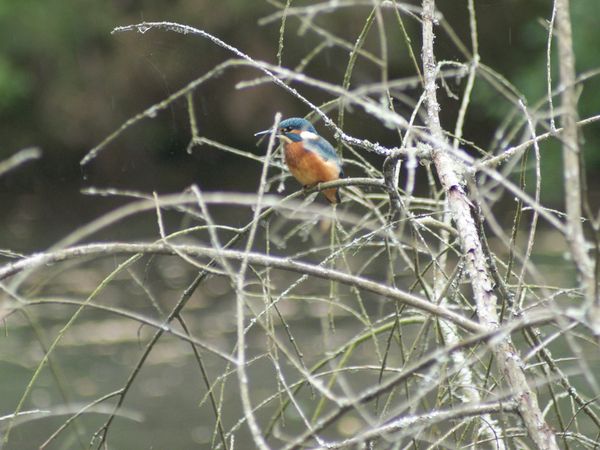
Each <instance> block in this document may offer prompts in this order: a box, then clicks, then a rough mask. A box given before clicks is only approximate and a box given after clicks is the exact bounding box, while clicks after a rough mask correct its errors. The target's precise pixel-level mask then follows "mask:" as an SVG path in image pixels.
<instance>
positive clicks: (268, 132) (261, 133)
mask: <svg viewBox="0 0 600 450" xmlns="http://www.w3.org/2000/svg"><path fill="white" fill-rule="evenodd" d="M272 132H273V128H271V129H269V130H264V131H259V132H258V133H254V136H263V135H265V134H270V133H272Z"/></svg>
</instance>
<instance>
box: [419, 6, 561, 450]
mask: <svg viewBox="0 0 600 450" xmlns="http://www.w3.org/2000/svg"><path fill="white" fill-rule="evenodd" d="M422 4H423V49H422V58H423V76H424V80H425V96H426V104H427V120H428V127H429V130H430V133H431V135H432V137H433V139H434V142H436V148H434V149H433V151H432V159H433V162H434V165H435V168H436V170H437V173H438V177H439V179H440V182H441V184H442V187H443V188H444V190H445V192H446V197H447V202H448V206H449V207H450V213H451V215H452V218H453V220H454V223H455V226H456V229H457V231H458V234H459V237H460V243H461V247H462V251H463V253H464V257H465V266H466V269H467V273H468V275H469V278H470V283H471V287H472V290H473V296H474V300H475V304H476V308H477V314H478V316H479V321H480V322H481V323H482V324H484V325H485V326H486V327H488V328H490V329H494V328H497V327H498V321H499V317H498V313H497V310H496V307H497V297H496V295H495V294H494V289H493V281H492V277H491V275H490V272H489V267H488V264H487V261H486V258H485V254H484V252H483V248H482V245H481V240H480V238H479V235H478V232H477V227H476V225H475V221H474V218H473V215H472V212H471V208H470V205H471V202H470V201H469V199H468V198H467V195H466V192H465V190H464V188H463V186H464V185H465V179H464V176H463V175H462V173H463V170H461V169H462V167H460V166H459V163H458V162H457V161H455V160H454V159H453V158H452V157H451V156H450V155H449V154H448V153H447V152H446V151H445V150H444V149H443V147H444V146H445V138H444V134H443V131H442V126H441V123H440V116H439V109H440V107H439V104H438V101H437V94H436V89H437V87H436V62H435V56H434V52H433V41H434V37H435V35H434V32H433V22H434V15H435V0H423V2H422ZM492 350H493V352H494V356H495V358H496V360H497V364H498V367H499V369H500V372H501V374H502V375H504V376H505V377H506V380H507V382H508V384H509V386H510V388H511V391H512V392H513V393H514V395H515V397H516V400H517V404H518V411H519V413H520V415H521V417H522V419H523V422H524V424H525V427H526V429H527V432H528V434H529V436H530V438H531V439H532V440H533V441H534V442H535V444H536V445H537V447H538V448H540V449H557V450H558V445H557V443H556V438H555V436H554V433H553V432H552V430H551V429H550V427H549V426H548V425H546V423H545V422H544V418H543V415H542V411H541V410H540V407H539V404H538V401H537V396H536V394H535V392H534V391H533V390H532V389H531V388H530V387H529V385H528V383H527V379H526V377H525V373H524V372H523V367H524V366H523V361H522V360H521V358H520V356H519V355H518V353H517V351H516V350H515V348H514V347H513V345H512V343H511V341H510V337H509V336H507V337H506V338H504V340H502V341H500V342H499V343H497V344H495V345H493V347H492Z"/></svg>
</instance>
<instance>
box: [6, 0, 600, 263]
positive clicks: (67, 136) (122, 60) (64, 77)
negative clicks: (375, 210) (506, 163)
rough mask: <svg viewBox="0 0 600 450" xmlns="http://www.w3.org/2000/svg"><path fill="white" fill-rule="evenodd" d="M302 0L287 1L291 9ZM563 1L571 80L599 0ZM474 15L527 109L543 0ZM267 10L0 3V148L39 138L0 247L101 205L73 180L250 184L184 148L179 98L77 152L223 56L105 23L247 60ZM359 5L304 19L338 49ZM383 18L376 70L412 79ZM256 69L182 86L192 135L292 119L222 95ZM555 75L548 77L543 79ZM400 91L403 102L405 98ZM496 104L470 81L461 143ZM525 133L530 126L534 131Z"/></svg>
mask: <svg viewBox="0 0 600 450" xmlns="http://www.w3.org/2000/svg"><path fill="white" fill-rule="evenodd" d="M308 3H310V2H293V5H292V6H300V5H303V4H308ZM450 3H451V4H452V6H451V7H450ZM572 7H573V12H572V14H573V23H574V32H575V50H576V53H577V69H578V72H579V73H581V72H584V71H586V70H590V69H593V68H595V67H596V66H597V65H598V48H597V43H598V42H600V14H598V12H600V11H599V9H600V7H599V6H598V4H597V3H596V2H595V1H591V0H590V1H576V2H573V5H572ZM440 8H441V9H442V12H443V14H444V18H445V20H446V21H447V22H448V23H449V24H450V25H451V26H452V27H453V29H454V30H455V32H456V33H457V35H458V36H459V37H461V39H462V40H463V41H464V42H466V43H468V42H469V38H468V24H467V15H466V14H467V13H466V2H463V1H456V2H454V1H453V2H441V3H440ZM476 8H477V14H478V28H479V38H480V49H481V50H480V53H481V56H482V62H483V63H485V64H487V65H489V66H490V67H492V68H493V69H495V70H497V71H498V72H499V73H501V74H502V75H503V76H504V77H506V78H507V79H508V80H509V81H510V82H512V83H513V84H514V85H515V86H516V87H517V88H518V89H519V90H520V91H521V92H522V93H523V95H524V96H525V98H526V99H527V101H528V103H529V105H535V104H536V102H538V101H540V100H543V99H544V96H545V92H546V72H545V46H546V35H547V33H546V29H545V25H546V20H547V19H549V17H550V14H551V2H549V1H527V2H522V1H509V0H501V1H498V0H493V1H492V0H486V1H477V2H476ZM274 11H275V8H273V7H272V6H271V5H269V4H268V3H267V2H262V1H247V0H220V1H207V0H204V1H175V0H174V1H135V0H130V1H123V0H119V1H108V2H92V1H74V0H54V1H52V0H50V1H45V2H41V1H34V0H21V1H18V2H8V1H4V2H2V4H1V5H0V136H1V144H0V157H1V158H6V157H8V156H9V155H11V154H13V153H15V152H16V151H17V150H19V149H21V148H23V147H26V146H39V147H40V148H41V149H42V151H43V157H42V159H40V160H38V161H36V162H34V163H30V164H29V165H28V166H27V167H26V168H21V169H20V170H18V171H16V172H13V173H12V174H11V175H9V176H5V177H3V178H2V179H1V180H0V204H1V205H2V211H3V214H2V215H3V218H4V220H2V221H0V231H1V232H0V236H2V237H1V238H0V245H1V246H2V247H7V246H10V247H11V248H12V249H13V250H17V251H23V252H28V251H32V250H33V249H36V248H39V247H40V246H42V247H43V246H47V245H50V244H51V243H52V242H54V241H55V240H56V239H58V238H59V237H60V236H63V235H64V234H66V233H67V232H68V230H70V229H72V228H73V227H74V226H75V225H76V224H78V223H81V222H85V221H87V220H89V219H91V218H92V217H95V216H97V215H98V214H99V212H101V211H105V210H107V209H108V208H110V207H112V206H113V203H112V202H110V201H107V200H101V199H97V198H96V199H90V198H88V197H85V196H83V195H82V194H80V193H79V191H80V189H81V188H83V187H86V186H96V187H108V186H110V187H118V188H124V189H138V190H143V191H152V190H156V191H158V192H159V193H165V192H174V191H181V190H182V189H184V188H185V187H187V186H189V185H190V184H192V183H197V184H199V185H200V186H201V187H202V188H204V189H208V190H232V191H252V190H254V189H255V188H256V181H257V177H258V173H259V167H258V166H257V165H256V166H249V165H248V162H247V161H245V160H243V159H242V158H237V157H235V156H231V155H226V154H223V153H222V152H219V151H217V150H215V149H211V148H196V149H195V150H194V151H193V153H192V154H191V155H189V154H187V153H186V151H185V148H186V146H187V143H188V141H189V136H190V131H189V125H188V118H187V114H186V104H185V101H181V102H179V103H177V104H175V105H173V106H172V107H171V108H170V109H168V110H167V111H165V112H162V113H161V114H159V115H158V117H157V118H156V119H154V120H147V121H145V122H144V123H142V124H139V125H136V126H135V127H133V128H132V129H130V130H129V131H128V132H126V133H125V135H123V136H122V137H120V138H119V139H117V140H116V141H115V142H114V143H112V144H111V145H109V147H108V148H107V149H105V150H104V152H103V153H101V155H100V156H99V157H98V158H97V159H96V160H94V161H93V162H92V163H91V164H89V165H87V166H86V167H85V168H81V167H80V165H79V161H80V160H81V158H82V157H83V156H84V155H85V154H86V152H87V151H89V150H90V149H91V148H92V147H94V146H95V145H96V144H98V143H99V142H100V141H101V140H102V139H103V138H104V137H106V136H107V135H108V134H109V133H111V132H112V131H113V130H115V129H116V128H117V127H119V126H120V125H121V124H122V123H123V122H124V121H125V120H126V119H127V118H129V117H131V116H133V115H135V114H136V113H138V112H140V111H142V110H144V109H145V108H147V107H149V106H150V105H152V104H153V103H155V102H157V101H160V100H162V99H163V98H165V97H167V96H168V95H169V94H171V93H173V92H174V91H176V90H177V89H178V88H180V87H182V86H183V85H184V84H185V83H186V82H188V81H190V80H192V79H194V78H196V77H198V76H201V75H203V74H204V73H206V72H207V71H209V70H210V69H211V68H213V67H214V66H215V65H216V64H218V63H219V62H222V61H223V60H225V59H227V58H229V57H230V56H231V55H229V54H228V53H227V52H226V51H225V50H223V49H220V48H217V47H216V46H215V45H214V44H212V43H210V42H208V41H206V40H203V39H201V38H198V37H192V36H183V35H178V34H174V33H168V32H163V31H150V32H148V33H146V34H144V35H141V34H138V33H123V34H116V35H111V34H110V32H111V30H112V29H113V28H114V27H115V26H118V25H124V24H130V23H137V22H140V21H142V20H147V21H152V20H168V21H177V22H180V23H184V24H189V25H192V26H194V27H198V28H201V29H204V30H206V31H208V32H210V33H212V34H214V35H216V36H218V37H220V38H222V39H223V40H225V41H226V42H228V43H230V44H232V45H234V46H236V47H238V48H239V49H241V50H242V51H244V52H246V53H248V54H249V55H251V56H252V57H254V58H257V59H261V60H265V61H269V62H276V58H275V55H276V52H277V41H278V35H279V27H280V22H279V21H275V22H273V23H271V24H269V25H266V26H260V25H258V23H257V22H258V20H259V18H260V17H264V16H265V15H267V14H268V13H271V12H274ZM367 14H368V8H367V7H357V6H356V7H352V8H344V9H342V10H341V12H339V13H336V14H324V15H321V16H318V17H317V18H316V23H317V24H318V25H319V26H322V27H324V28H327V29H329V30H330V31H331V32H333V33H334V34H336V35H337V36H340V37H342V38H345V39H347V40H348V42H351V43H353V42H354V41H355V39H356V37H357V36H358V34H359V32H360V29H361V28H362V26H363V23H364V18H365V17H366V15H367ZM388 16H389V17H388ZM388 19H389V20H388ZM405 23H406V25H407V27H408V32H409V34H410V35H411V37H412V40H413V46H414V49H415V54H416V55H417V57H418V55H419V47H420V29H419V26H418V23H417V22H416V21H415V20H413V19H409V18H406V19H405ZM386 24H387V28H388V30H392V31H390V32H389V33H388V34H389V37H388V38H389V39H390V45H389V47H390V51H389V54H390V78H392V79H393V78H397V77H402V76H412V75H414V69H413V68H412V66H411V64H410V61H409V58H408V55H407V53H406V50H405V46H404V45H403V43H402V42H401V37H400V34H399V33H398V32H396V29H397V26H395V23H394V22H393V17H392V15H391V14H388V15H386ZM298 30H299V20H297V19H296V18H294V17H290V18H289V20H288V22H287V30H286V34H285V48H284V52H283V64H284V65H285V66H287V67H294V66H295V65H296V64H298V62H299V61H300V60H301V59H302V58H303V57H304V56H305V55H306V54H307V53H308V52H309V51H310V50H312V49H313V48H314V47H315V46H316V45H317V44H318V43H319V42H320V41H321V38H320V37H318V36H315V35H314V34H312V33H310V32H308V33H305V34H302V35H299V34H298ZM396 34H397V38H398V42H397V43H396V42H394V37H396ZM376 35H377V33H375V32H373V31H372V32H371V33H370V35H369V39H368V41H367V48H369V49H370V50H372V51H374V52H375V53H378V41H377V37H376ZM436 47H437V53H438V59H439V60H441V59H449V60H457V61H464V58H463V56H462V55H461V54H460V52H459V51H458V50H457V49H456V48H455V46H454V45H453V44H452V42H451V41H450V39H449V38H448V37H447V35H446V34H445V33H443V32H441V31H440V32H438V38H437V41H436ZM347 58H348V52H347V51H346V50H342V49H339V48H331V49H328V50H326V51H325V52H323V53H322V54H321V55H320V56H319V57H318V58H317V59H316V60H314V61H313V62H311V63H310V64H309V65H308V67H307V68H306V72H307V73H308V74H309V75H311V76H314V77H316V78H320V79H324V80H327V81H331V82H335V83H341V81H342V77H343V73H344V70H345V67H346V64H347ZM257 75H258V74H257V73H256V72H255V71H252V70H250V69H239V70H230V71H227V72H226V73H225V74H224V75H222V76H221V77H219V78H217V79H215V80H212V81H211V82H209V83H207V84H205V85H203V86H202V87H201V88H200V89H199V90H198V91H197V92H196V94H195V96H194V100H195V106H196V113H197V117H198V122H199V129H200V134H201V135H203V136H206V137H208V138H211V139H215V140H217V141H220V142H223V143H225V144H227V145H231V146H234V147H238V148H241V149H244V150H252V151H255V152H260V151H263V150H264V148H263V149H261V148H260V147H258V146H256V140H255V138H254V137H253V133H254V132H255V131H257V130H262V129H264V128H266V127H268V126H269V124H270V123H271V121H272V119H273V115H274V114H275V112H277V111H280V112H281V113H282V114H283V115H284V116H293V115H305V114H307V113H308V111H307V109H306V107H305V106H304V105H302V104H300V103H299V102H298V101H297V100H295V99H293V98H291V96H290V95H289V94H287V93H285V92H284V91H283V90H281V89H279V88H277V87H274V86H272V85H264V84H263V85H261V86H258V87H255V88H249V89H243V90H236V89H235V84H236V83H237V82H239V81H242V80H247V79H251V78H253V77H254V76H257ZM378 76H379V74H378V70H377V69H375V68H374V67H373V65H372V64H371V65H369V64H367V63H361V62H360V60H359V64H357V68H356V71H355V74H354V77H353V83H352V85H353V86H357V85H360V84H364V83H368V82H374V81H377V80H378ZM557 79H558V75H557V74H556V73H555V74H554V85H555V86H556V85H557V84H558V81H557ZM463 84H464V83H463ZM449 87H450V89H452V90H453V91H454V93H455V94H459V95H460V93H461V92H462V85H450V86H449ZM598 87H600V85H599V83H598V81H597V80H596V79H595V78H592V79H591V80H590V81H588V82H587V83H586V85H585V88H584V89H583V91H582V94H581V99H580V113H581V116H582V117H586V116H589V115H593V114H595V113H597V112H598V111H599V110H600V107H599V105H600V89H598ZM299 88H300V91H301V92H302V93H303V94H304V95H306V96H307V97H308V98H309V99H311V100H312V101H314V102H316V103H317V104H318V103H320V102H321V101H325V100H327V99H328V97H327V96H326V95H324V94H323V93H322V92H318V91H316V90H314V89H309V88H306V87H303V86H299ZM407 94H408V95H412V96H413V97H414V98H418V95H419V91H418V90H414V91H409V92H408V93H407ZM440 97H441V100H442V102H443V103H442V119H443V120H444V124H445V125H446V127H447V128H448V129H449V130H451V129H453V125H454V121H455V117H456V111H457V109H458V106H459V101H457V100H453V99H449V98H448V96H447V95H445V92H444V90H443V89H441V90H440ZM557 103H558V102H557ZM509 106H510V105H508V104H507V103H506V102H503V101H502V99H500V98H499V97H498V94H497V93H495V92H493V91H492V90H491V89H489V88H488V87H487V85H486V83H483V82H481V81H480V80H478V82H477V83H476V89H475V92H474V101H473V104H472V107H471V109H470V111H469V114H468V116H467V121H466V123H467V125H466V128H465V138H466V139H469V140H472V141H474V142H475V143H477V144H478V145H480V146H482V147H483V148H485V147H486V145H487V144H489V143H490V141H491V139H492V137H493V133H494V131H495V130H496V128H497V127H498V124H499V123H500V122H501V120H502V118H503V117H504V115H506V114H507V112H508V111H509ZM400 112H406V113H407V114H409V112H410V110H409V109H408V108H405V111H403V110H402V108H400ZM333 117H335V113H333ZM317 127H318V124H317ZM345 128H346V130H347V131H348V132H349V133H350V134H353V135H356V136H358V137H368V138H371V139H377V140H379V141H380V142H382V143H384V144H389V145H394V144H396V142H395V138H396V137H395V134H394V133H392V132H390V131H389V130H385V129H381V127H377V126H375V123H374V122H372V123H370V122H369V121H368V119H367V120H365V118H364V117H361V112H360V111H356V110H354V111H350V112H348V113H347V120H346V123H345ZM538 130H539V131H540V132H541V131H545V130H544V129H543V127H542V126H540V127H539V128H538ZM323 132H324V134H325V135H327V132H326V131H325V130H323ZM584 136H585V139H586V143H587V145H586V146H585V148H586V158H587V161H588V165H587V171H588V173H589V174H594V173H596V172H597V171H598V167H599V163H600V156H599V154H600V153H599V152H597V151H594V149H596V148H597V146H598V143H600V137H599V136H600V133H599V127H598V126H597V125H591V126H589V127H587V128H586V129H585V131H584ZM542 151H543V169H544V172H543V173H544V181H543V195H544V200H545V201H546V202H547V203H548V202H549V203H550V204H551V205H552V204H553V203H554V204H555V205H557V206H558V205H560V198H561V194H562V189H561V183H559V182H557V177H558V176H559V175H560V173H561V172H560V171H561V167H560V153H559V151H558V146H557V145H556V143H545V144H543V145H542ZM374 160H375V161H377V158H374ZM240 174H241V176H240ZM593 187H594V186H593V185H592V188H593ZM592 190H593V189H592ZM9 244H10V245H9Z"/></svg>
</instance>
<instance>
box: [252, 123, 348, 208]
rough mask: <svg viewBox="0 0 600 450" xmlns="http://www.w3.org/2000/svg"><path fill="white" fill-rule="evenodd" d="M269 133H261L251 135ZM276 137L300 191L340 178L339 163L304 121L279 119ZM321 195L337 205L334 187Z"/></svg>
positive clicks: (336, 191)
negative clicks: (300, 188)
mask: <svg viewBox="0 0 600 450" xmlns="http://www.w3.org/2000/svg"><path fill="white" fill-rule="evenodd" d="M271 132H272V130H265V131H261V132H259V133H256V134H255V136H259V135H263V134H269V133H271ZM276 134H277V137H278V138H279V139H280V140H281V143H282V144H283V151H284V155H285V163H286V164H287V166H288V168H289V169H290V172H291V173H292V175H293V176H294V178H296V180H298V181H299V182H300V184H302V185H303V186H304V188H308V187H312V186H315V185H316V184H318V183H323V182H325V181H333V180H337V179H339V178H343V177H344V172H343V170H342V162H341V160H340V158H339V157H338V155H337V153H336V152H335V149H334V148H333V147H332V146H331V144H330V143H329V142H327V141H326V140H325V139H324V138H322V137H321V136H319V135H318V134H317V130H315V127H313V125H312V124H311V123H310V122H309V121H308V120H305V119H301V118H299V117H292V118H290V119H285V120H282V121H281V122H279V128H277V133H276ZM323 195H324V196H325V198H326V199H327V200H328V201H329V203H340V202H341V199H340V193H339V192H338V189H337V188H332V189H325V190H324V191H323Z"/></svg>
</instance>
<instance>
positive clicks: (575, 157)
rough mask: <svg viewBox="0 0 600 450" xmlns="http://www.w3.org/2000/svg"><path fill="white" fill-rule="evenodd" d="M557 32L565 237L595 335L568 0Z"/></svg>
mask: <svg viewBox="0 0 600 450" xmlns="http://www.w3.org/2000/svg"><path fill="white" fill-rule="evenodd" d="M556 25H557V26H556V31H557V34H558V56H559V69H560V82H561V84H562V86H563V87H564V89H563V91H562V94H561V102H562V110H563V114H562V117H561V123H562V126H563V128H564V132H563V135H562V144H563V165H564V171H563V173H564V182H565V203H566V205H565V206H566V213H567V227H566V235H567V242H568V243H569V247H570V250H571V255H572V257H573V261H574V262H575V266H576V267H577V272H578V274H579V277H580V279H581V283H582V287H583V291H584V292H585V297H586V300H587V304H588V305H589V306H591V309H590V319H591V322H592V328H593V329H594V332H595V333H596V334H600V304H598V303H597V302H596V301H594V297H595V279H594V269H593V264H592V260H591V258H590V257H589V255H588V253H587V243H586V241H585V236H584V234H583V226H582V224H581V171H580V166H579V161H580V148H579V141H578V136H577V93H576V92H575V55H574V54H573V33H572V30H571V16H570V13H569V0H556Z"/></svg>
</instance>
